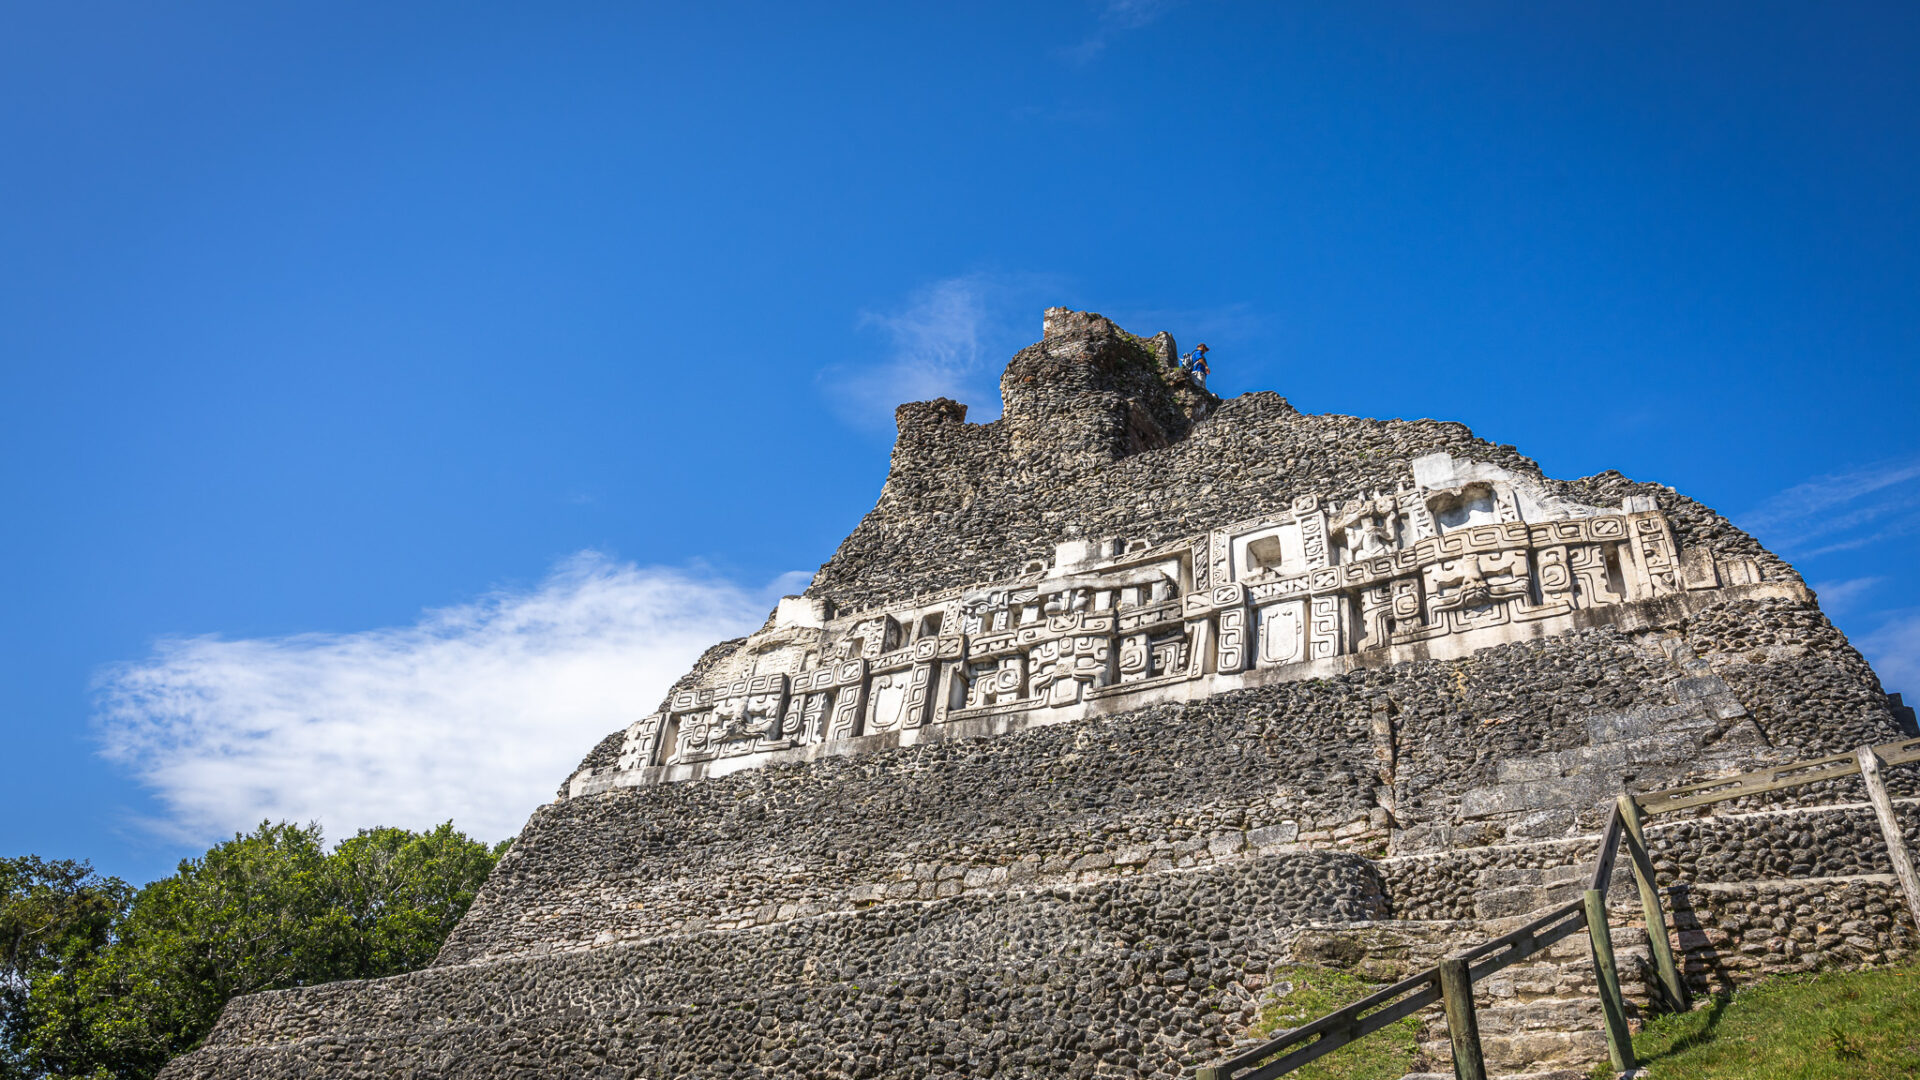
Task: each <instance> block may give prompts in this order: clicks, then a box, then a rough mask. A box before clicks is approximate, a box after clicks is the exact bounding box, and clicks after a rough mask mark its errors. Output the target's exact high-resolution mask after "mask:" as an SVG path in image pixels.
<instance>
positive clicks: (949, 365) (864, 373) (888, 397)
mask: <svg viewBox="0 0 1920 1080" xmlns="http://www.w3.org/2000/svg"><path fill="white" fill-rule="evenodd" d="M1058 291H1059V290H1058V282H1057V280H1056V279H1054V278H1051V277H1049V276H1047V275H1041V274H986V273H979V274H965V275H961V276H959V277H951V278H945V279H942V280H940V281H936V282H934V283H932V284H930V285H927V286H925V287H923V288H920V289H918V290H916V291H915V292H914V293H913V294H912V295H910V296H909V297H908V298H907V300H906V302H905V303H904V304H903V305H901V306H900V307H899V308H897V309H895V310H892V311H865V312H861V313H860V317H859V325H860V326H861V328H862V329H867V330H874V331H878V332H879V333H880V334H881V335H883V336H884V337H885V339H886V342H887V346H886V357H885V359H882V360H879V361H877V362H874V363H871V364H861V365H854V364H837V365H834V366H833V367H831V368H828V369H826V370H825V371H822V372H821V374H820V379H821V382H822V384H823V385H824V386H825V387H826V388H827V390H828V393H829V400H830V401H831V402H832V404H833V405H834V407H835V408H836V409H837V410H838V411H839V412H840V413H841V415H842V416H844V417H845V418H847V419H849V420H851V421H853V422H855V423H861V424H869V425H875V426H878V425H882V424H887V423H891V422H892V419H893V410H894V408H895V407H896V406H898V405H899V404H900V403H902V402H906V401H926V400H928V399H930V398H936V397H950V398H955V399H957V400H960V401H964V402H966V403H967V405H968V406H969V407H970V411H969V414H968V417H967V418H968V419H969V420H973V421H976V422H978V421H983V420H989V419H992V418H993V417H994V416H997V415H999V406H1000V395H999V394H998V392H997V391H996V389H995V387H996V386H997V377H998V375H999V373H1000V369H1001V367H1002V366H1004V365H1005V364H1006V362H1007V358H1008V357H1009V356H1011V355H1012V354H1013V351H1014V350H1015V349H1018V348H1020V347H1021V346H1023V345H1027V344H1029V343H1031V342H1033V341H1037V340H1039V337H1040V313H1041V311H1042V310H1043V309H1044V308H1045V307H1046V305H1047V303H1048V302H1049V300H1050V299H1051V297H1052V295H1054V294H1057V293H1058Z"/></svg>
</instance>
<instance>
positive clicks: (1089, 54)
mask: <svg viewBox="0 0 1920 1080" xmlns="http://www.w3.org/2000/svg"><path fill="white" fill-rule="evenodd" d="M1172 6H1173V0H1106V2H1105V3H1103V4H1101V5H1100V19H1099V23H1098V25H1096V26H1095V28H1094V31H1093V33H1092V34H1091V35H1090V36H1088V38H1087V39H1086V40H1085V41H1082V42H1081V43H1080V44H1078V45H1075V46H1074V47H1073V48H1071V49H1068V50H1067V51H1066V53H1067V57H1068V58H1069V59H1071V60H1073V61H1074V62H1076V63H1081V64H1084V63H1086V62H1088V61H1090V60H1092V59H1093V58H1094V57H1096V56H1099V55H1100V54H1101V53H1103V52H1105V51H1106V49H1107V46H1108V45H1111V44H1113V41H1114V39H1115V38H1116V37H1119V36H1120V35H1121V34H1123V33H1125V32H1126V31H1128V30H1138V29H1140V28H1141V27H1144V26H1146V25H1148V24H1149V23H1151V22H1153V21H1154V20H1155V19H1158V18H1159V17H1160V16H1162V15H1164V14H1166V12H1167V9H1168V8H1171V7H1172Z"/></svg>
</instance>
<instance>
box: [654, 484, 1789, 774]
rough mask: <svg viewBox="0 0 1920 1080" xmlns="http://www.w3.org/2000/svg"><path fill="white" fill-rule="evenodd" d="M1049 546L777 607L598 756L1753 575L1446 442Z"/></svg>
mask: <svg viewBox="0 0 1920 1080" xmlns="http://www.w3.org/2000/svg"><path fill="white" fill-rule="evenodd" d="M1063 550H1066V549H1063ZM1066 554H1067V555H1071V556H1072V557H1071V558H1067V557H1064V556H1059V555H1058V553H1057V557H1056V558H1055V560H1054V562H1053V565H1052V566H1048V565H1047V564H1046V563H1045V562H1044V561H1037V562H1036V563H1035V564H1034V565H1033V566H1031V567H1030V568H1029V570H1028V571H1027V572H1026V573H1024V574H1022V575H1020V576H1019V577H1016V578H1014V579H1012V580H1008V581H1001V582H995V583H989V584H980V585H974V586H971V587H968V588H965V589H954V590H950V591H948V592H944V593H940V594H937V595H933V596H927V597H921V598H916V599H915V600H913V601H912V602H910V603H908V604H905V605H902V606H900V607H898V608H889V609H888V610H885V611H866V612H856V613H849V614H847V615H845V616H840V617H835V616H833V615H832V613H831V612H829V611H828V610H827V609H826V608H824V607H823V606H818V605H815V606H812V607H806V608H804V610H803V606H802V605H800V604H789V605H786V606H784V607H783V608H782V609H781V610H782V612H784V613H785V615H783V617H781V618H778V619H776V620H774V623H773V624H772V625H771V626H770V627H769V628H768V629H766V630H762V631H760V632H759V633H756V634H754V635H753V636H751V637H750V638H749V639H748V641H747V643H746V646H745V647H744V648H743V649H742V650H740V651H739V652H738V653H736V655H737V656H739V657H742V658H744V659H742V660H740V661H738V662H737V664H748V665H750V666H747V667H745V668H744V669H743V668H741V667H739V666H737V665H736V666H735V667H733V668H729V669H723V670H727V671H732V672H735V673H736V674H735V675H734V676H733V677H731V678H729V679H728V680H727V681H725V682H723V683H719V684H716V685H713V686H703V687H696V688H694V689H691V690H682V691H679V692H676V693H675V694H674V695H673V696H672V699H671V700H670V701H669V703H668V707H667V710H666V711H665V712H664V713H662V714H660V715H657V716H650V717H647V718H645V719H643V720H639V721H636V722H635V723H634V724H633V725H631V726H630V727H629V728H628V729H627V732H626V736H625V738H624V741H623V743H622V746H621V754H620V759H619V766H618V768H619V771H621V772H633V771H636V770H642V769H647V768H649V767H653V766H657V765H692V764H697V763H700V762H707V761H719V760H724V759H729V758H737V757H741V756H746V755H754V754H761V753H765V752H769V751H773V750H778V749H784V748H788V747H793V746H799V745H805V744H811V743H820V742H835V741H838V740H842V739H852V738H858V737H860V736H865V735H883V734H889V733H900V734H901V735H902V736H904V735H905V733H909V732H914V731H917V730H918V729H920V728H923V727H926V726H928V725H936V726H938V725H945V724H951V723H953V722H955V721H958V720H963V719H967V720H971V719H975V718H980V717H989V716H1000V715H1005V714H1013V713H1021V712H1027V711H1032V710H1063V709H1064V710H1083V711H1084V710H1085V709H1087V708H1089V707H1091V706H1095V705H1099V707H1101V708H1112V707H1113V706H1111V705H1108V704H1105V703H1106V702H1107V701H1108V699H1111V698H1113V697H1115V696H1116V695H1127V694H1143V693H1149V692H1156V691H1158V690H1160V688H1163V687H1175V686H1179V687H1188V688H1187V689H1182V690H1179V691H1178V692H1179V693H1181V694H1187V693H1205V692H1208V690H1207V687H1209V686H1210V685H1212V684H1210V683H1207V682H1205V681H1204V680H1215V681H1221V680H1226V682H1223V683H1221V685H1228V686H1230V685H1233V683H1232V682H1231V680H1238V679H1244V678H1251V677H1258V676H1261V675H1262V674H1263V673H1265V672H1268V671H1271V670H1273V669H1276V668H1287V667H1292V666H1295V665H1308V664H1325V663H1328V662H1331V661H1334V660H1336V659H1337V658H1340V657H1343V656H1347V655H1349V654H1353V653H1365V652H1370V651H1373V650H1379V649H1397V648H1401V647H1417V648H1418V649H1420V650H1422V651H1421V652H1419V653H1417V654H1415V655H1426V654H1427V651H1428V650H1431V649H1432V648H1433V647H1434V646H1435V644H1436V643H1438V642H1441V641H1443V640H1445V639H1448V638H1453V637H1456V636H1460V635H1475V634H1480V635H1486V634H1489V633H1491V634H1492V635H1493V636H1491V637H1486V638H1485V640H1486V641H1487V642H1488V643H1492V642H1494V641H1498V640H1508V639H1509V638H1510V636H1511V635H1513V634H1516V633H1520V632H1522V629H1523V627H1524V624H1527V623H1530V622H1537V621H1538V620H1543V619H1569V618H1572V617H1574V616H1575V615H1577V614H1578V613H1580V612H1583V611H1589V610H1592V609H1595V608H1604V607H1609V606H1613V605H1618V604H1624V603H1631V602H1636V601H1641V600H1648V599H1654V598H1657V597H1662V596H1668V595H1673V594H1676V593H1684V592H1687V591H1694V592H1700V591H1703V590H1711V589H1715V588H1730V587H1740V586H1746V585H1757V584H1760V581H1761V574H1760V570H1759V567H1758V566H1757V565H1756V564H1755V563H1754V562H1753V561H1752V560H1751V559H1728V558H1719V557H1716V556H1715V555H1714V554H1713V553H1712V552H1710V551H1704V550H1701V551H1685V552H1683V551H1681V550H1679V548H1678V546H1677V545H1676V543H1675V541H1674V536H1673V530H1672V527H1671V526H1670V525H1669V524H1668V522H1667V520H1666V518H1665V516H1664V515H1662V514H1661V513H1660V511H1659V508H1658V507H1657V505H1656V504H1655V503H1654V501H1653V500H1652V499H1650V498H1646V497H1644V496H1635V497H1633V498H1630V499H1628V500H1627V501H1626V502H1625V503H1623V504H1622V505H1621V506H1620V507H1619V508H1617V509H1607V508H1603V507H1595V506H1587V505H1584V504H1580V503H1576V502H1573V501H1571V500H1568V499H1565V498H1563V497H1560V496H1557V495H1554V494H1552V493H1551V492H1549V491H1547V490H1546V489H1544V488H1543V487H1541V486H1540V485H1539V483H1538V482H1537V481H1535V480H1533V479H1531V478H1528V477H1521V476H1515V475H1513V474H1511V473H1509V472H1507V471H1506V470H1504V469H1501V468H1499V467H1497V466H1492V465H1488V464H1485V463H1482V462H1472V461H1459V460H1454V459H1452V458H1451V457H1449V456H1448V455H1445V454H1433V455H1427V456H1426V457H1424V458H1418V459H1415V461H1414V462H1413V469H1412V472H1411V476H1410V478H1409V480H1408V481H1403V482H1402V483H1401V486H1400V487H1399V488H1398V489H1397V490H1395V491H1393V492H1392V493H1390V494H1389V493H1381V492H1375V493H1373V494H1370V495H1366V496H1364V497H1362V498H1358V499H1353V500H1349V501H1346V502H1342V503H1333V504H1324V505H1323V504H1322V503H1321V501H1320V500H1319V499H1317V498H1315V497H1313V496H1302V497H1299V498H1295V499H1292V500H1288V501H1286V502H1284V503H1282V504H1280V506H1279V507H1278V508H1277V509H1276V510H1275V511H1274V512H1273V513H1271V514H1268V515H1265V516H1262V517H1257V518H1253V519H1251V520H1248V521H1244V522H1240V523H1237V524H1233V525H1228V526H1225V527H1223V528H1218V529H1212V530H1209V531H1208V532H1207V533H1204V534H1202V535H1199V536H1195V537H1190V538H1185V539H1181V540H1178V541H1176V542H1173V543H1169V544H1163V545H1160V546H1158V547H1152V548H1151V549H1149V546H1148V545H1147V544H1145V543H1136V544H1132V545H1125V546H1124V549H1123V545H1120V544H1117V543H1111V542H1102V543H1096V544H1081V545H1079V546H1077V547H1073V548H1072V549H1071V550H1067V551H1066ZM1536 632H1537V631H1536ZM1503 635H1506V636H1503ZM1461 640H1479V639H1473V638H1465V637H1463V638H1461ZM743 670H744V671H750V672H754V674H752V675H750V676H747V677H740V676H739V674H738V673H741V672H742V671H743ZM1196 680H1202V681H1199V682H1196ZM1189 684H1191V685H1189Z"/></svg>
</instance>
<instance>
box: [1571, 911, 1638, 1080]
mask: <svg viewBox="0 0 1920 1080" xmlns="http://www.w3.org/2000/svg"><path fill="white" fill-rule="evenodd" d="M1581 899H1582V902H1583V903H1584V905H1585V907H1586V911H1587V941H1588V943H1589V944H1591V945H1592V946H1593V981H1594V982H1596V983H1598V984H1599V986H1600V1011H1601V1013H1602V1014H1603V1016H1604V1017H1605V1019H1606V1025H1607V1056H1608V1057H1609V1058H1611V1059H1612V1061H1613V1070H1614V1071H1615V1072H1626V1071H1627V1070H1628V1069H1637V1068H1639V1067H1640V1063H1639V1062H1638V1061H1637V1060H1636V1059H1635V1058H1634V1056H1633V1033H1632V1032H1630V1031H1628V1030H1627V1007H1626V1003H1625V1002H1624V1001H1622V1000H1621V997H1620V973H1619V971H1618V970H1616V969H1615V968H1614V966H1613V935H1612V934H1611V933H1609V932H1608V930H1607V894H1606V893H1604V892H1602V891H1600V890H1599V889H1588V890H1587V892H1586V895H1585V896H1584V897H1582V898H1581Z"/></svg>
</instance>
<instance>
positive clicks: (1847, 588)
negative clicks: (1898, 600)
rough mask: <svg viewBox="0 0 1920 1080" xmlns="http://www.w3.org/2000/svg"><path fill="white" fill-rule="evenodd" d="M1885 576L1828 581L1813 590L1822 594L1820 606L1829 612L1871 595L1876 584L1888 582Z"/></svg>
mask: <svg viewBox="0 0 1920 1080" xmlns="http://www.w3.org/2000/svg"><path fill="white" fill-rule="evenodd" d="M1886 580H1887V579H1886V578H1884V577H1877V576H1874V577H1857V578H1848V579H1847V580H1845V581H1826V582H1821V583H1819V584H1816V585H1815V586H1814V587H1813V591H1814V592H1816V593H1818V594H1820V607H1821V609H1822V610H1823V611H1826V612H1827V613H1828V614H1832V613H1833V612H1835V611H1839V610H1841V609H1842V608H1845V607H1848V606H1849V605H1851V604H1852V603H1853V602H1854V601H1855V600H1858V599H1859V598H1860V597H1862V596H1866V595H1869V594H1870V593H1871V592H1872V591H1873V589H1874V587H1875V586H1878V585H1883V584H1885V583H1886Z"/></svg>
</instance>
